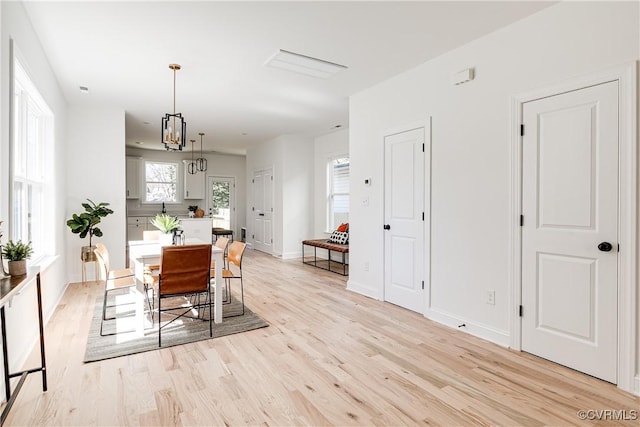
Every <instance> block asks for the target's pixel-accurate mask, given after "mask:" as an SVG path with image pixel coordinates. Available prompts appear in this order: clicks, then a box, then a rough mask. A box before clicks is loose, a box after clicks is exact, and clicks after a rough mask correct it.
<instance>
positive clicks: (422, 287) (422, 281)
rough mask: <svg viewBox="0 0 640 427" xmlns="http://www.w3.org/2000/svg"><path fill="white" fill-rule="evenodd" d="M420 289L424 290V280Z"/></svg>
mask: <svg viewBox="0 0 640 427" xmlns="http://www.w3.org/2000/svg"><path fill="white" fill-rule="evenodd" d="M422 289H424V280H423V281H422Z"/></svg>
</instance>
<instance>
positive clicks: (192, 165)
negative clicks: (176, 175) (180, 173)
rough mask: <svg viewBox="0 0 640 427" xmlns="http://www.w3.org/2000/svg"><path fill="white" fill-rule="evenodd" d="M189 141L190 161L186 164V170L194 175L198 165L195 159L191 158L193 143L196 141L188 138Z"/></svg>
mask: <svg viewBox="0 0 640 427" xmlns="http://www.w3.org/2000/svg"><path fill="white" fill-rule="evenodd" d="M189 141H191V161H190V162H189V164H188V165H187V172H189V173H190V174H191V175H194V174H195V173H196V172H198V166H197V165H196V161H195V160H194V159H193V143H194V142H196V140H195V139H190V140H189Z"/></svg>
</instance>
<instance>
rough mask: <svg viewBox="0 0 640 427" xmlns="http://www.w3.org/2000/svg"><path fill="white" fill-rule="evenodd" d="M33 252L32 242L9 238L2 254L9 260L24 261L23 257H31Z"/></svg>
mask: <svg viewBox="0 0 640 427" xmlns="http://www.w3.org/2000/svg"><path fill="white" fill-rule="evenodd" d="M31 254H33V248H32V247H31V242H28V243H23V242H22V240H18V241H17V242H14V241H13V240H9V241H8V242H7V243H6V244H5V245H4V246H3V247H2V256H3V257H5V258H6V259H7V260H9V261H22V260H23V259H27V258H30V257H31Z"/></svg>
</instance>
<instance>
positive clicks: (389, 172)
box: [383, 127, 425, 312]
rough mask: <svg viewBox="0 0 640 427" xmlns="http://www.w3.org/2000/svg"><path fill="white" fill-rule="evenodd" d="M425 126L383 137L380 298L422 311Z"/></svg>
mask: <svg viewBox="0 0 640 427" xmlns="http://www.w3.org/2000/svg"><path fill="white" fill-rule="evenodd" d="M424 147H425V128H424V127H420V128H417V129H412V130H407V131H403V132H399V133H395V134H391V135H387V136H385V138H384V226H383V229H384V300H385V301H388V302H390V303H392V304H396V305H399V306H401V307H404V308H407V309H409V310H412V311H417V312H422V311H423V310H424V295H423V294H424V262H425V260H424V252H425V251H424V227H425V209H424V199H425V186H424V183H425V179H424V168H425V153H424Z"/></svg>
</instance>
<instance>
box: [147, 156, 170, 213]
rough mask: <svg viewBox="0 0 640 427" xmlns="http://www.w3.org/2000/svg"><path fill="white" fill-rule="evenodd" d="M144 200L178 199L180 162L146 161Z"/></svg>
mask: <svg viewBox="0 0 640 427" xmlns="http://www.w3.org/2000/svg"><path fill="white" fill-rule="evenodd" d="M144 189H145V190H144V194H145V196H144V200H145V202H149V203H159V202H167V203H176V202H177V201H178V163H171V162H156V161H152V160H145V162H144Z"/></svg>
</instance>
